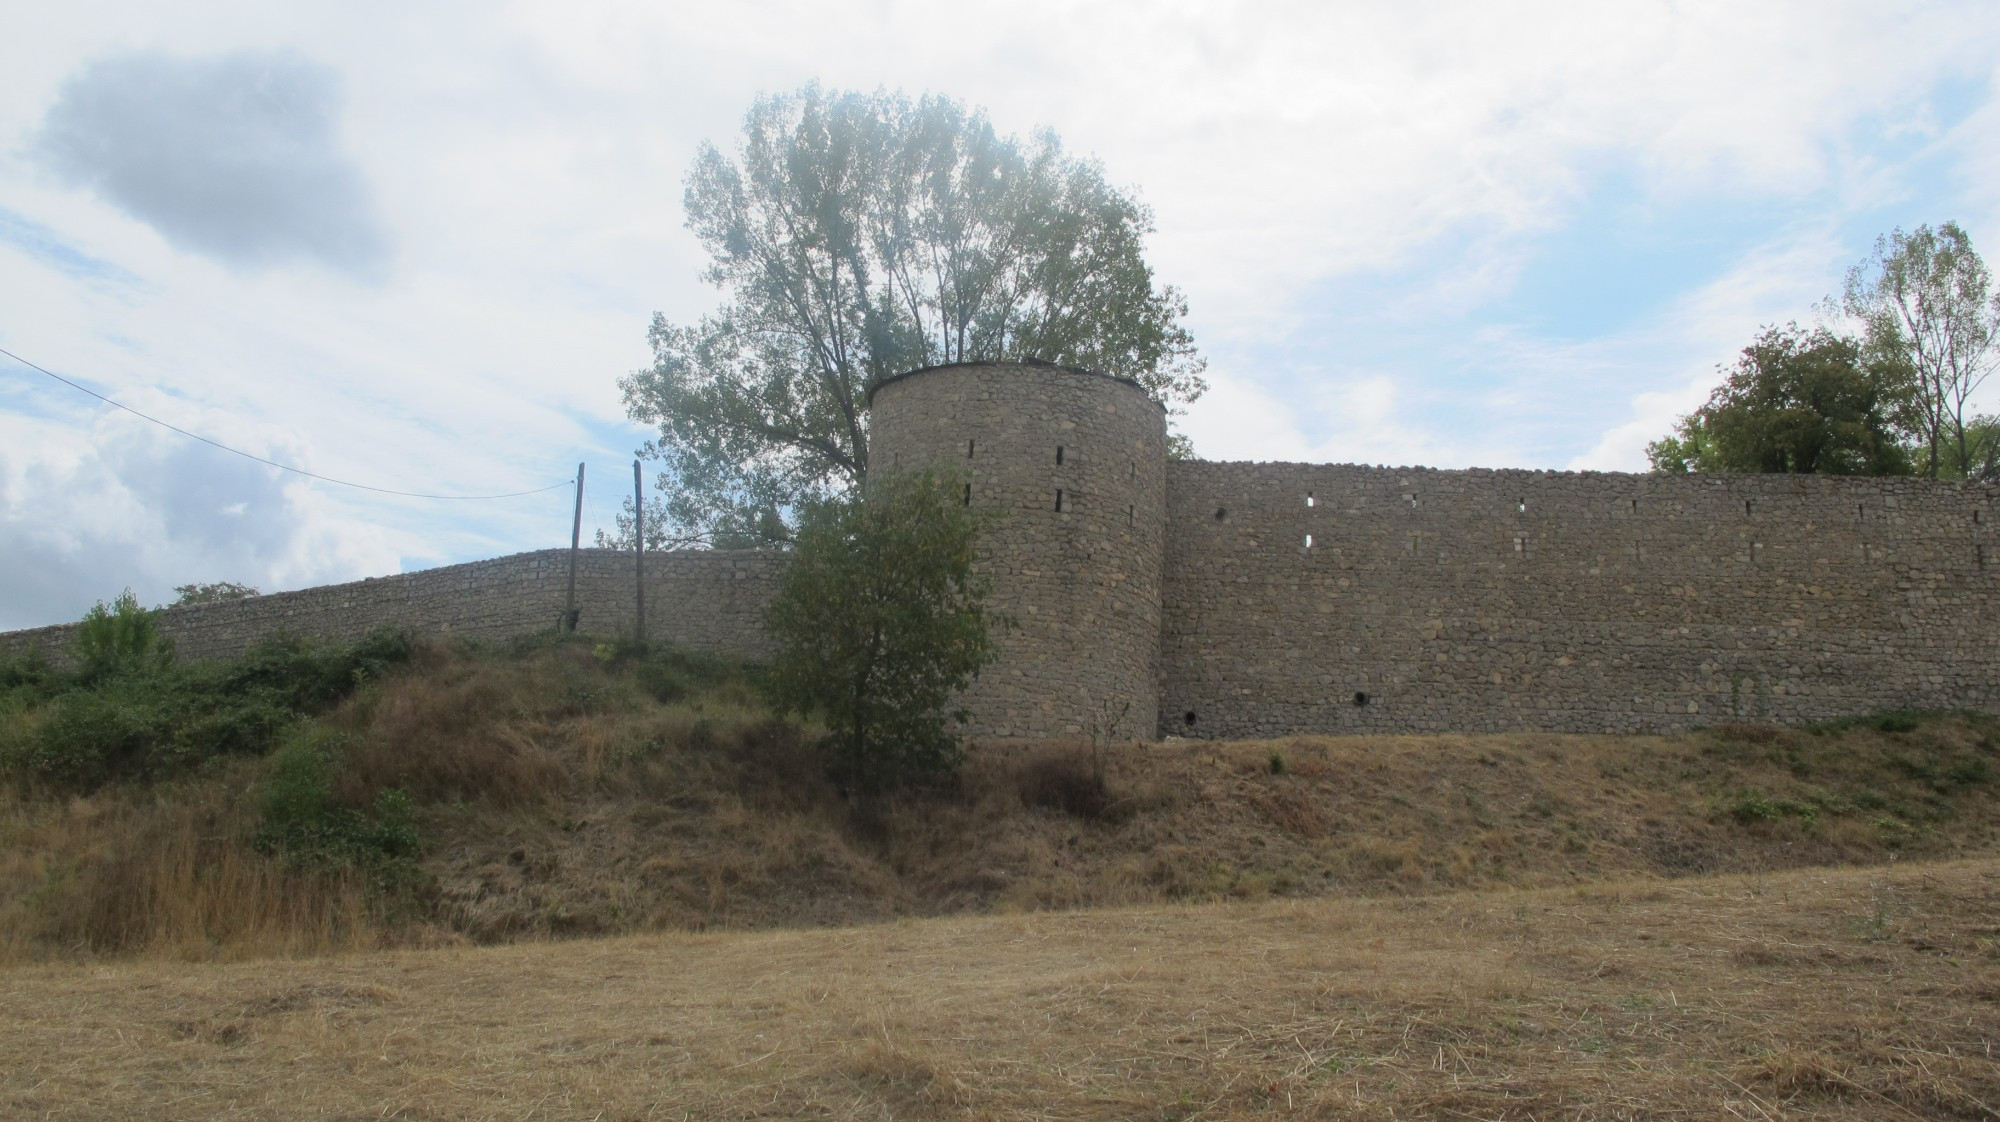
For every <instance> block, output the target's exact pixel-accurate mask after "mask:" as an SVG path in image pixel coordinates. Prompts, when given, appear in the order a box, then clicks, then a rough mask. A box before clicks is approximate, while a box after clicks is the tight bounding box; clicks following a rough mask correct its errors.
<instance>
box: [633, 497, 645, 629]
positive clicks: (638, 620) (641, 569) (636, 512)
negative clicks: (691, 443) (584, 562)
mask: <svg viewBox="0 0 2000 1122" xmlns="http://www.w3.org/2000/svg"><path fill="white" fill-rule="evenodd" d="M632 572H633V574H634V576H636V577H637V578H638V595H637V596H636V597H634V600H635V602H636V603H637V604H638V605H639V614H638V615H637V616H635V617H634V618H633V620H632V637H633V638H634V639H636V640H638V641H639V642H641V643H644V642H645V641H646V492H645V488H644V487H643V486H642V485H641V484H640V482H639V461H637V460H633V461H632Z"/></svg>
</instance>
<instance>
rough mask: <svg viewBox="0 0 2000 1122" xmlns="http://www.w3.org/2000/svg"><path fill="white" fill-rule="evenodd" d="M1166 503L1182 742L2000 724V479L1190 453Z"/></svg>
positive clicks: (1167, 711)
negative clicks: (1923, 722)
mask: <svg viewBox="0 0 2000 1122" xmlns="http://www.w3.org/2000/svg"><path fill="white" fill-rule="evenodd" d="M1167 494H1168V513H1167V521H1168V525H1169V527H1171V532H1170V533H1169V534H1168V538H1167V555H1166V575H1165V581H1164V586H1165V589H1166V601H1165V622H1164V626H1163V631H1164V636H1163V640H1162V666H1163V667H1164V676H1163V679H1162V682H1161V694H1162V698H1161V706H1162V714H1163V716H1162V722H1161V731H1162V732H1163V733H1178V734H1181V735H1194V736H1218V737H1219V736H1270V735H1279V734H1284V733H1302V732H1389V733H1405V732H1493V731H1503V730H1510V729H1548V730H1559V731H1565V732H1668V731H1675V730H1680V729H1685V728H1688V727H1692V726H1697V725H1707V724H1714V723H1716V722H1718V721H1727V720H1771V721H1800V720H1813V719H1820V718H1827V717H1836V716H1848V715H1854V714H1858V713H1864V712H1868V711H1870V710H1875V709H1882V708H1894V707H1909V708H1960V707H1969V708H1979V709H1988V710H1992V709H1995V708H2000V596H1996V591H1997V590H2000V553H1996V552H1995V542H1994V538H1993V519H1994V517H1995V516H1996V500H2000V489H1996V488H1993V487H1987V486H1980V485H1959V484H1950V483H1933V482H1928V481H1923V480H1911V479H1840V478H1832V477H1826V476H1797V475H1735V476H1704V475H1690V476H1659V475H1627V474H1610V473H1596V472H1584V473H1578V472H1533V471H1434V470H1426V469H1417V468H1369V467H1354V466H1326V465H1309V464H1221V463H1176V464H1172V465H1170V466H1169V471H1168V488H1167ZM1308 535H1310V544H1308Z"/></svg>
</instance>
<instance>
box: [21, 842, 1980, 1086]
mask: <svg viewBox="0 0 2000 1122" xmlns="http://www.w3.org/2000/svg"><path fill="white" fill-rule="evenodd" d="M1996 917H2000V861H1994V860H1992V859H1984V860H1978V861H1968V862H1958V863H1944V864H1937V865H1931V866H1910V865H1898V866H1894V867H1885V868H1876V869H1840V870H1812V871H1796V872H1786V873H1779V874H1770V875H1764V876H1752V877H1734V878H1712V879H1691V880H1684V881H1678V882H1665V883H1662V882H1646V883H1624V884H1606V885H1599V886H1587V887H1577V888H1558V889H1543V890H1538V891H1532V892H1505V891H1502V892H1488V893H1477V894H1475V893H1464V894H1453V895H1437V896H1429V897H1409V898H1399V899H1375V900H1363V901H1355V900H1346V901H1341V900H1313V901H1282V900H1274V901H1266V902H1262V903H1254V904H1253V903H1238V904H1221V905H1205V906H1200V907H1194V906H1182V907H1153V908H1145V909H1133V910H1123V911H1117V910H1114V911H1102V912H1094V913H1076V914H1052V913H1050V914H1038V915H1014V916H988V917H976V918H964V917H961V918H951V919H940V920H920V921H904V922H899V923H893V924H884V925H877V926H872V927H865V928H856V929H845V930H821V931H788V932H769V933H737V934H711V935H665V936H645V937H637V938H628V939H620V940H604V941H575V942H569V943H564V944H541V945H517V946H511V947H496V948H453V949H444V950H433V951H399V952H388V953H377V954H372V955H367V956H354V957H343V958H336V959H327V960H319V961H291V962H267V963H257V964H223V965H210V966H192V967H190V966H170V965H166V964H156V963H130V964H125V965H118V966H110V967H101V968H90V969H79V968H75V967H36V968H29V969H20V970H13V971H8V972H5V973H0V1009H4V1010H5V1015H4V1017H0V1055H4V1056H5V1057H6V1059H5V1060H4V1061H0V1073H4V1074H0V1114H4V1115H6V1116H8V1117H23V1118H25V1117H36V1118H72V1119H86V1118H119V1119H123V1118H132V1117H145V1118H156V1119H176V1118H202V1119H237V1118H355V1119H358V1118H407V1119H418V1118H422V1119H444V1118H450V1119H605V1120H614V1119H616V1120H624V1119H652V1118H714V1119H724V1118H728V1119H736V1118H799V1117H829V1118H967V1119H986V1118H993V1119H998V1118H1022V1117H1037V1118H1070V1119H1093V1118H1148V1119H1153V1118H1175V1119H1193V1118H1262V1117H1299V1118H1357V1119H1358V1118H1370V1119H1374V1118H1478V1119H1550V1120H1554V1119H1576V1118H1592V1119H1600V1118H1605V1119H1608V1118H1628V1119H1654V1118H1659V1119H1665V1118H1749V1119H1785V1118H1840V1119H1888V1118H1975V1119H1976V1118H1992V1117H1995V1110H1996V1107H2000V1058H1996V1057H1995V1055H1994V1052H1993V1049H1994V1046H1995V1044H1996V1043H2000V926H1996Z"/></svg>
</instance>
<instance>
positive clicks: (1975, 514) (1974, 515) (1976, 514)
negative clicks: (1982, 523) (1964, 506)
mask: <svg viewBox="0 0 2000 1122" xmlns="http://www.w3.org/2000/svg"><path fill="white" fill-rule="evenodd" d="M1972 524H1973V525H1974V526H1977V525H1979V512H1978V511H1976V510H1975V511H1973V512H1972Z"/></svg>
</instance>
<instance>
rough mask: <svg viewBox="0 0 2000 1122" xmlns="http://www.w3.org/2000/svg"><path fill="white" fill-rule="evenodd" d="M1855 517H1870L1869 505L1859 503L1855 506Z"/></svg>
mask: <svg viewBox="0 0 2000 1122" xmlns="http://www.w3.org/2000/svg"><path fill="white" fill-rule="evenodd" d="M1854 517H1856V518H1866V517H1868V504H1867V503H1857V504H1855V507H1854Z"/></svg>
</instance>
